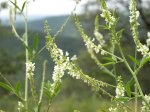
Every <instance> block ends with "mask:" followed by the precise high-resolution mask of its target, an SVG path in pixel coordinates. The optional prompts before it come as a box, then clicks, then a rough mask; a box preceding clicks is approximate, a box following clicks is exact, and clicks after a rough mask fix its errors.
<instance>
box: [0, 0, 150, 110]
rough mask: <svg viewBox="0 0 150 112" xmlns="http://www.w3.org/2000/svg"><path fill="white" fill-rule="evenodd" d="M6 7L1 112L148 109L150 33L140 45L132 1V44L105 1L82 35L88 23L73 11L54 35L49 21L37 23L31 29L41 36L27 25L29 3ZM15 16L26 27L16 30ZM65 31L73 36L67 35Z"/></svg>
mask: <svg viewBox="0 0 150 112" xmlns="http://www.w3.org/2000/svg"><path fill="white" fill-rule="evenodd" d="M35 2H36V1H35ZM79 2H80V1H78V2H77V5H78V3H79ZM10 3H11V4H12V6H10V26H11V27H7V28H5V27H2V26H1V28H0V32H2V33H0V34H1V38H0V39H1V41H0V43H1V44H0V47H1V48H0V50H1V52H0V87H2V88H3V89H2V88H1V89H0V93H1V100H0V111H2V110H4V111H6V112H7V111H14V112H15V111H18V112H53V111H54V112H80V111H81V112H138V111H141V112H149V111H150V96H149V95H148V93H149V89H147V88H148V87H147V86H145V85H146V84H147V83H148V81H149V77H148V75H149V69H148V68H149V66H148V62H149V60H150V51H149V47H150V33H149V32H148V33H147V38H146V40H145V42H141V40H140V34H139V31H138V28H139V22H138V17H139V12H138V11H137V6H136V1H135V0H131V3H130V7H129V11H130V15H129V22H128V23H130V30H131V31H130V32H131V34H128V36H129V37H132V41H131V39H130V40H129V41H130V42H128V41H124V36H125V34H126V33H127V32H128V30H127V31H126V26H124V28H122V26H120V24H119V23H120V22H119V17H118V16H117V14H116V11H110V10H109V9H108V7H107V3H106V1H105V0H100V1H99V2H98V3H99V5H100V7H101V11H102V12H101V14H100V16H99V15H97V16H96V17H91V19H92V20H94V19H93V18H95V20H94V22H95V24H94V25H92V28H93V31H91V29H90V31H88V30H86V31H84V28H83V27H86V25H83V24H84V21H83V20H82V19H81V17H82V16H80V17H78V16H77V15H76V14H75V13H74V10H75V9H76V8H75V9H74V10H73V12H72V14H71V15H70V16H69V17H67V18H66V17H64V18H65V19H64V18H62V19H64V20H62V21H64V22H63V24H62V26H59V25H58V26H56V27H57V29H55V30H57V31H55V30H54V31H52V32H51V30H50V27H49V23H48V22H49V21H47V20H46V21H45V24H44V25H43V26H44V27H43V28H42V26H40V25H38V23H39V22H38V21H35V22H34V24H35V26H34V27H35V28H37V26H36V25H38V26H40V28H39V29H38V30H40V31H42V29H44V32H42V33H41V32H39V33H37V32H36V30H37V29H34V27H32V26H29V25H28V17H27V11H28V10H27V9H28V8H27V6H28V3H27V0H25V1H24V3H23V4H22V7H19V6H18V5H17V0H11V1H10ZM17 12H19V13H21V14H22V15H23V17H24V24H25V25H24V28H22V23H20V25H19V26H20V29H19V28H18V29H17V28H16V27H15V25H14V20H15V18H16V14H17ZM73 19H74V20H73ZM101 19H103V21H102V23H101V24H100V23H99V21H100V20H101ZM60 23H61V22H60ZM67 24H71V25H70V26H67ZM52 26H54V27H55V25H52ZM87 26H88V25H87ZM75 27H76V28H77V30H78V32H79V33H77V31H74V30H75ZM128 27H129V26H128ZM72 28H73V30H71V29H72ZM86 28H87V27H86ZM86 28H85V29H86ZM10 29H11V30H12V31H11V30H10ZM29 29H30V31H29ZM65 29H69V31H65ZM87 29H88V28H87ZM125 31H126V32H125ZM54 32H56V33H54ZM62 32H64V33H62ZM68 32H70V33H71V32H74V33H71V34H72V35H71V36H70V35H69V33H68ZM86 32H88V33H86ZM100 32H102V33H100ZM61 34H62V35H61ZM12 35H14V36H15V37H16V40H15V39H14V37H12ZM79 35H80V36H81V38H76V37H78V36H79ZM44 37H45V38H44ZM58 37H59V38H58ZM72 37H73V38H72ZM105 37H106V39H105ZM142 41H144V39H143V40H142ZM126 42H127V43H126ZM133 43H134V44H133ZM84 44H85V46H86V49H87V51H86V50H85V47H84ZM131 44H132V45H131ZM14 45H15V46H14ZM62 49H63V50H62ZM74 54H77V56H76V55H74ZM143 78H146V79H145V80H143ZM141 80H143V81H141ZM141 83H142V84H141ZM8 107H9V108H8ZM1 109H2V110H1ZM2 112H3V111H2Z"/></svg>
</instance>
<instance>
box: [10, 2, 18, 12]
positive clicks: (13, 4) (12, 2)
mask: <svg viewBox="0 0 150 112" xmlns="http://www.w3.org/2000/svg"><path fill="white" fill-rule="evenodd" d="M9 1H10V2H11V3H12V4H13V5H14V6H15V7H16V8H17V9H18V10H19V11H21V9H20V8H19V6H17V4H16V3H14V2H12V1H11V0H9Z"/></svg>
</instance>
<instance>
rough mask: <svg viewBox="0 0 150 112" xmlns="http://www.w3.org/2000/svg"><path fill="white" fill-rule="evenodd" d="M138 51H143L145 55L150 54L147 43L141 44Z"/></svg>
mask: <svg viewBox="0 0 150 112" xmlns="http://www.w3.org/2000/svg"><path fill="white" fill-rule="evenodd" d="M137 51H138V52H141V54H142V55H143V57H146V56H147V55H148V51H149V48H148V47H147V46H146V45H141V46H140V47H139V48H138V49H137Z"/></svg>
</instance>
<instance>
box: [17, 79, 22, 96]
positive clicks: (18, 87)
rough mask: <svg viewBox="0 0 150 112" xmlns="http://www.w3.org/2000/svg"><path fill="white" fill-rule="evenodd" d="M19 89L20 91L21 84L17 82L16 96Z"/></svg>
mask: <svg viewBox="0 0 150 112" xmlns="http://www.w3.org/2000/svg"><path fill="white" fill-rule="evenodd" d="M20 89H21V83H20V81H18V82H17V84H16V94H17V95H19V94H20Z"/></svg>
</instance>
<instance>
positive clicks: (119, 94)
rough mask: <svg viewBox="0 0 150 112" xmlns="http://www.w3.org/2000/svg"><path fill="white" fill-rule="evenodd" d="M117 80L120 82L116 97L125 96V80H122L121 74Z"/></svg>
mask: <svg viewBox="0 0 150 112" xmlns="http://www.w3.org/2000/svg"><path fill="white" fill-rule="evenodd" d="M117 82H118V84H117V87H116V98H121V97H124V93H125V88H124V86H123V82H122V80H121V77H120V76H119V77H118V80H117Z"/></svg>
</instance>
